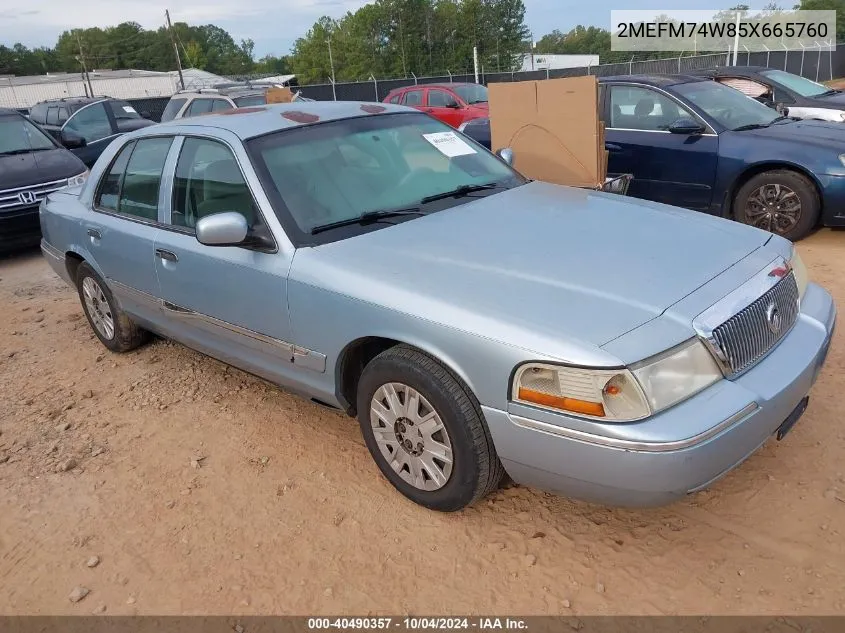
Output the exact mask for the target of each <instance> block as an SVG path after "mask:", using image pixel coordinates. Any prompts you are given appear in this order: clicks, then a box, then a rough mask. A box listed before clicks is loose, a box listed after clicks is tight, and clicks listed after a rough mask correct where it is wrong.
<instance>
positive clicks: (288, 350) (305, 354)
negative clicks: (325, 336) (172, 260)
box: [161, 301, 326, 374]
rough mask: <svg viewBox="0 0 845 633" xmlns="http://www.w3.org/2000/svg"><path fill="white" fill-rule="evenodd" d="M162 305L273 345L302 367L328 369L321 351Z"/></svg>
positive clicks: (172, 312)
mask: <svg viewBox="0 0 845 633" xmlns="http://www.w3.org/2000/svg"><path fill="white" fill-rule="evenodd" d="M161 307H162V309H163V310H165V311H167V313H168V314H170V315H171V316H175V317H177V318H180V319H196V320H198V321H204V322H206V323H208V324H210V325H214V326H216V327H220V328H223V329H224V330H229V331H230V332H234V333H235V334H239V335H240V336H246V337H248V338H251V339H254V340H256V341H259V342H261V343H265V344H267V345H272V346H273V347H275V348H278V349H279V350H281V351H282V352H284V354H285V356H286V357H288V358H289V359H290V362H291V363H293V364H294V365H297V366H299V367H302V368H303V369H310V370H312V371H316V372H318V373H321V374H322V373H324V372H325V371H326V356H325V354H320V353H319V352H315V351H313V350H310V349H306V348H304V347H299V346H298V345H294V344H293V343H288V342H287V341H283V340H281V339H277V338H273V337H272V336H267V335H266V334H261V333H259V332H255V331H253V330H250V329H247V328H244V327H241V326H239V325H235V324H233V323H229V322H228V321H222V320H221V319H217V318H215V317H212V316H208V315H207V314H202V313H200V312H194V311H193V310H189V309H187V308H183V307H181V306H178V305H176V304H174V303H171V302H169V301H161Z"/></svg>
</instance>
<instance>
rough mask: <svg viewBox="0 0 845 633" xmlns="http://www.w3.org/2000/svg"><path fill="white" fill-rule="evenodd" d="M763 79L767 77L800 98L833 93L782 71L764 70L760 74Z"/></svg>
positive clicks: (813, 82)
mask: <svg viewBox="0 0 845 633" xmlns="http://www.w3.org/2000/svg"><path fill="white" fill-rule="evenodd" d="M760 74H761V75H763V76H764V77H768V78H769V79H771V80H772V81H775V82H777V83H779V84H780V85H782V86H783V87H785V88H788V89H789V90H792V91H793V92H797V93H798V94H799V95H801V96H802V97H818V96H819V95H822V94H826V93H830V92H835V91H834V90H831V89H830V88H828V87H827V86H823V85H822V84H817V83H816V82H815V81H810V80H809V79H804V77H800V76H798V75H793V74H792V73H787V72H784V71H782V70H764V71H762V72H761V73H760Z"/></svg>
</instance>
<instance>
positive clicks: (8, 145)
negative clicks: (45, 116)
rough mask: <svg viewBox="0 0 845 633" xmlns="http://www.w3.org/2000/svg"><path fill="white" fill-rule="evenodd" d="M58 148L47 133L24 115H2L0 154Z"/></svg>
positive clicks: (0, 120)
mask: <svg viewBox="0 0 845 633" xmlns="http://www.w3.org/2000/svg"><path fill="white" fill-rule="evenodd" d="M46 149H56V145H55V144H54V143H53V141H52V140H51V139H50V137H49V136H47V134H45V133H44V132H42V131H41V130H40V129H39V128H37V127H36V126H35V125H33V124H32V123H31V122H30V121H28V120H27V119H25V118H23V117H22V116H18V115H12V116H3V117H0V155H2V154H21V153H24V152H30V151H39V150H46Z"/></svg>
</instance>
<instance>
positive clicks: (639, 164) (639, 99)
mask: <svg viewBox="0 0 845 633" xmlns="http://www.w3.org/2000/svg"><path fill="white" fill-rule="evenodd" d="M604 102H605V103H604V105H605V110H604V121H605V125H606V130H605V148H606V149H607V150H608V152H609V157H608V172H609V173H612V174H633V176H634V179H633V181H632V182H631V185H630V188H629V189H628V195H630V196H634V197H637V198H644V199H646V200H654V201H655V202H663V203H666V204H672V205H676V206H680V207H686V208H688V209H698V210H706V209H708V208H709V206H710V200H711V198H712V195H713V186H714V182H715V178H716V165H717V163H718V151H719V137H718V136H717V135H716V134H715V133H714V132H713V130H712V129H710V128H709V127H707V126H705V132H704V133H703V134H673V133H671V132H669V129H668V128H669V126H670V125H671V124H672V123H673V122H674V121H676V120H678V119H680V118H688V119H693V120H695V121H698V122H701V123H702V124H704V123H703V122H702V121H701V119H700V118H699V117H698V116H696V115H694V114H693V113H692V112H691V111H690V110H689V109H687V108H686V107H685V106H684V105H683V104H682V103H680V101H678V100H677V99H675V98H674V97H672V96H670V95H668V94H667V93H665V92H663V91H661V90H657V89H655V88H653V87H651V86H643V85H632V84H607V87H606V96H605V100H604Z"/></svg>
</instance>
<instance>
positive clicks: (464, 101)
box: [384, 83, 488, 128]
mask: <svg viewBox="0 0 845 633" xmlns="http://www.w3.org/2000/svg"><path fill="white" fill-rule="evenodd" d="M384 103H399V104H402V105H406V106H411V107H412V108H416V109H417V110H421V111H422V112H427V113H428V114H430V115H431V116H433V117H434V118H436V119H440V120H441V121H443V122H444V123H447V124H449V125H451V126H452V127H455V128H460V127H461V124H463V123H466V122H467V121H471V120H472V119H478V118H482V117H487V116H488V109H487V88H486V87H485V86H482V85H479V84H468V83H449V84H423V85H417V86H406V87H404V88H397V89H396V90H391V91H390V93H389V94H388V95H387V97H386V98H385V100H384Z"/></svg>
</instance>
